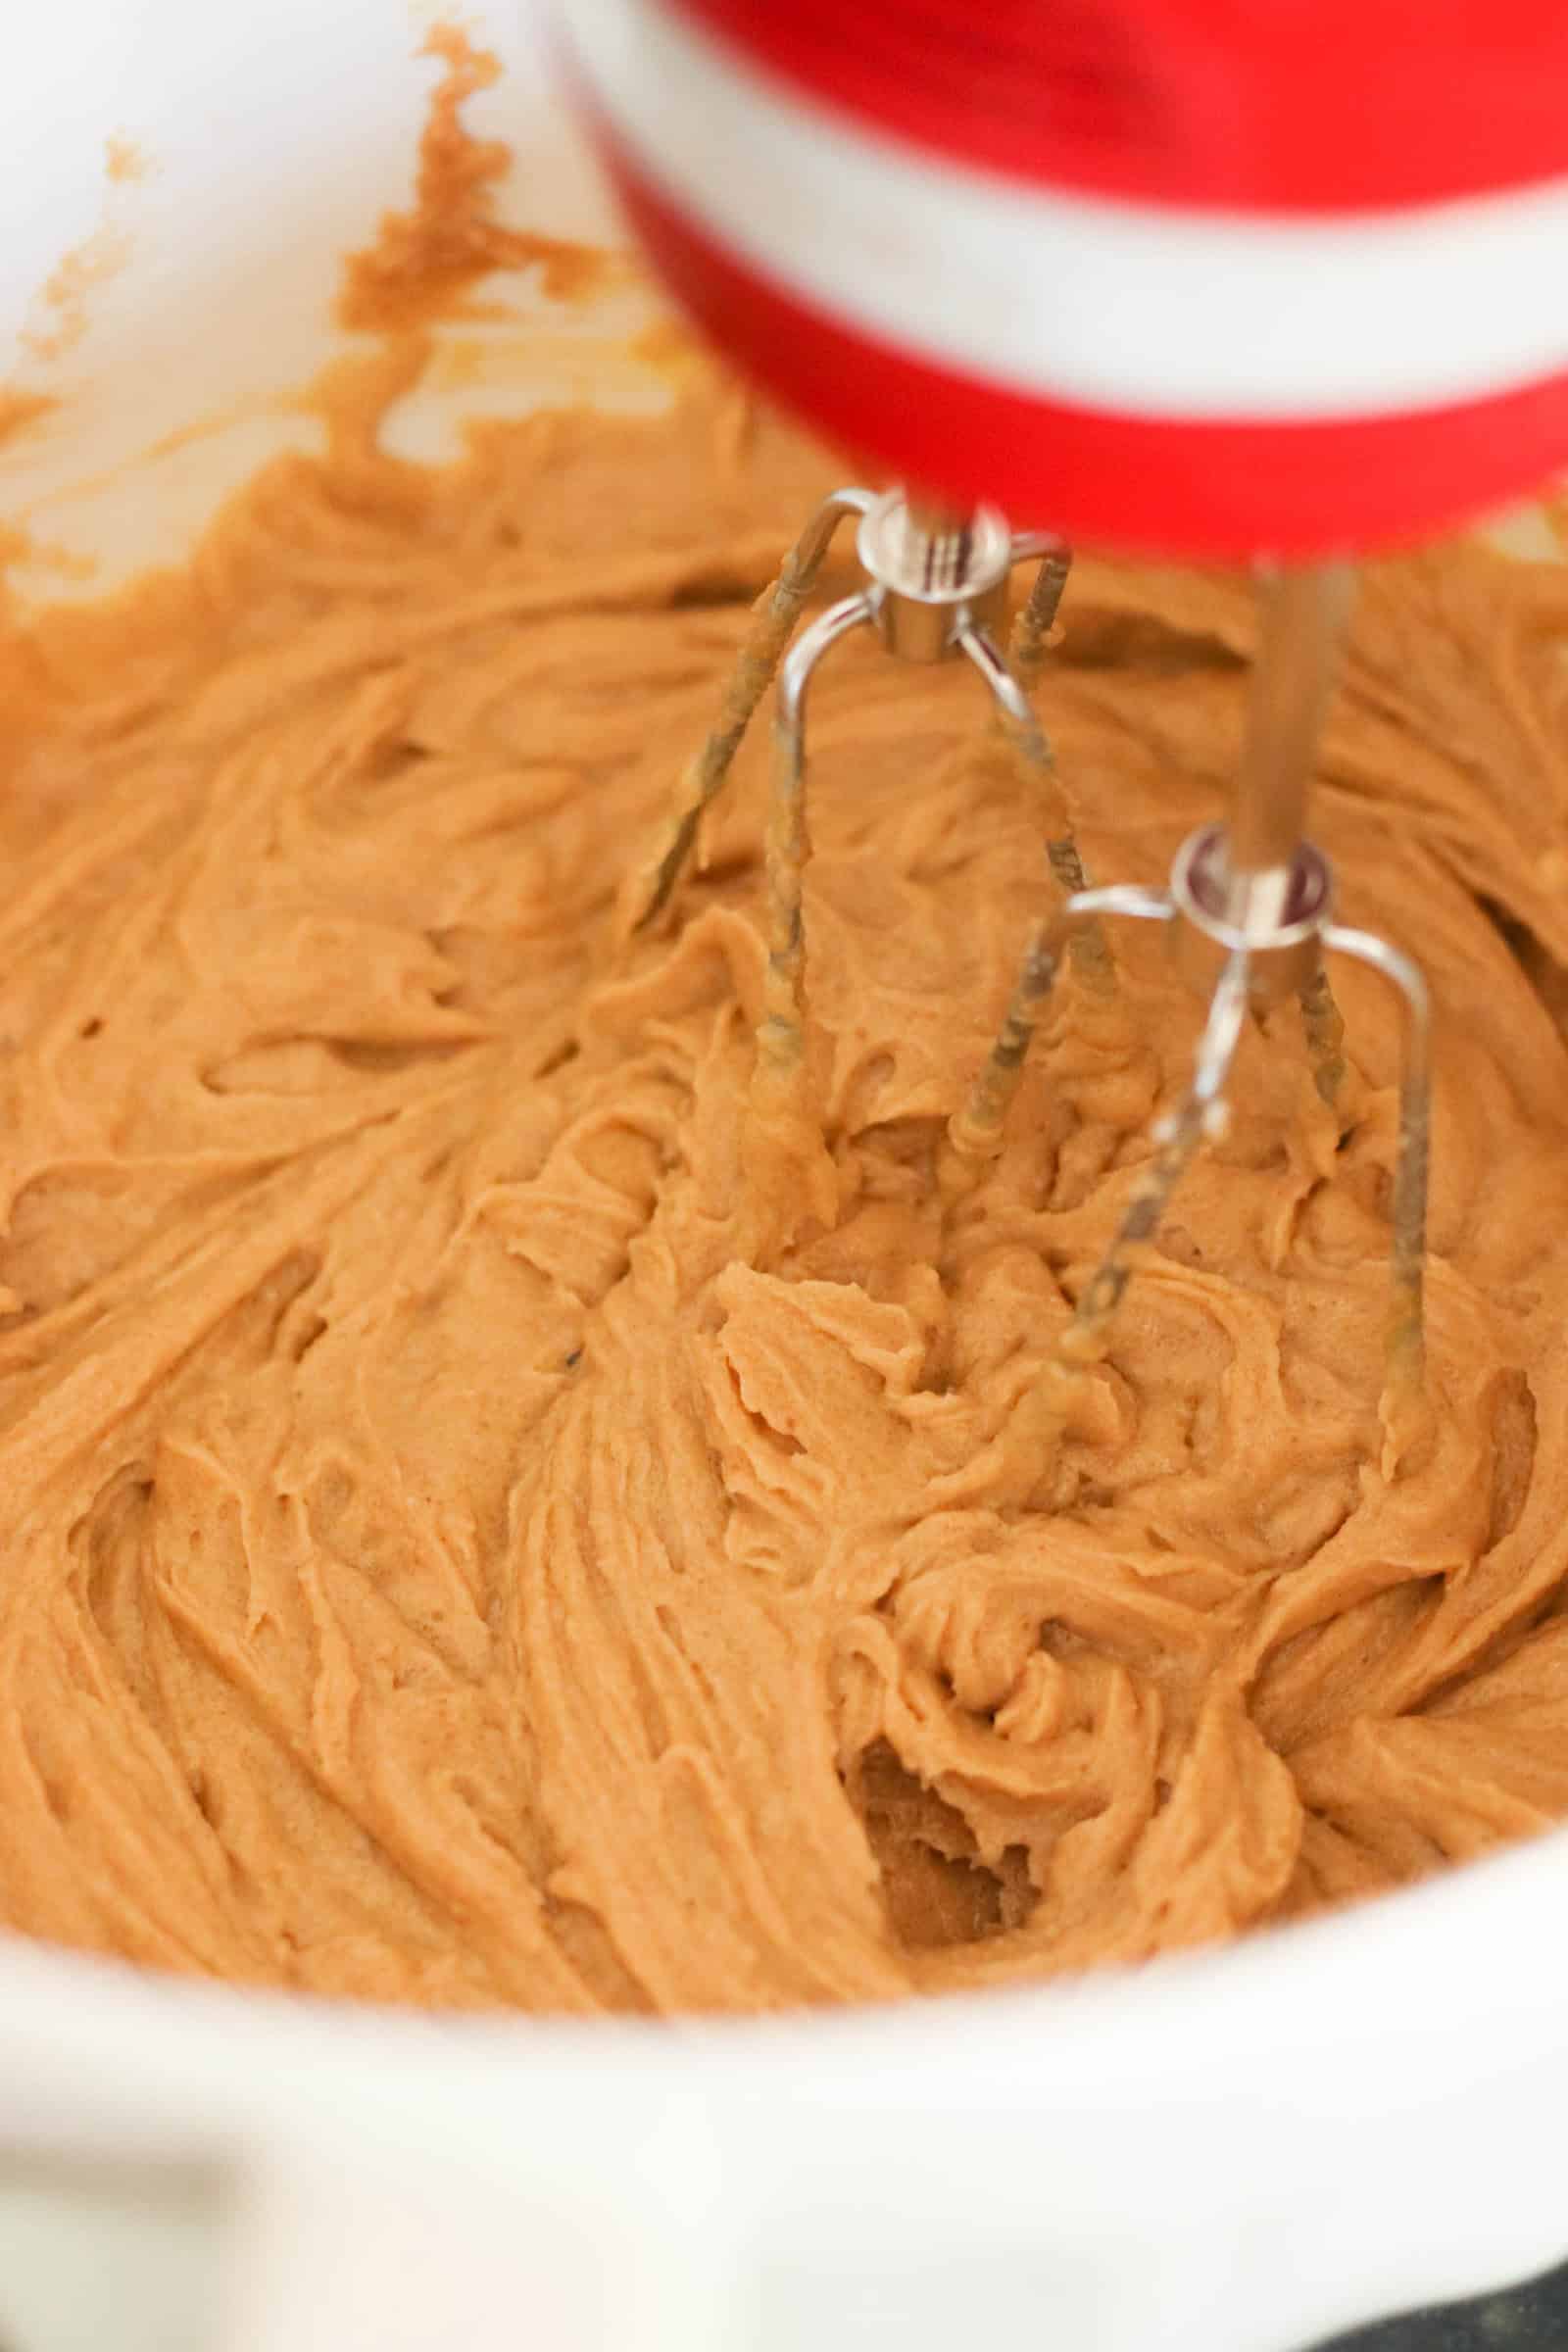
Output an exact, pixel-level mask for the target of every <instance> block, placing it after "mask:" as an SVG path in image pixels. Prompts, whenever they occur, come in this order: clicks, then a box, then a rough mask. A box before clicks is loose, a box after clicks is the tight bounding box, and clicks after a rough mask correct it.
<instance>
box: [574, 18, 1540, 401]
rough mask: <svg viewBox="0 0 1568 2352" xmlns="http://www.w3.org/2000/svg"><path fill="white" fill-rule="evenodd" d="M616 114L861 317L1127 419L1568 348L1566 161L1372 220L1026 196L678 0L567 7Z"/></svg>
mask: <svg viewBox="0 0 1568 2352" xmlns="http://www.w3.org/2000/svg"><path fill="white" fill-rule="evenodd" d="M564 14H565V17H566V32H567V40H568V44H569V46H570V47H571V49H573V50H574V51H575V53H576V57H577V60H578V63H579V65H580V67H581V69H582V71H583V72H584V73H585V74H586V76H587V79H588V81H589V83H590V85H591V86H592V87H593V88H594V89H595V90H596V92H597V94H598V97H599V100H600V102H601V104H602V106H603V107H604V109H605V110H606V114H607V116H608V118H609V121H610V123H611V125H612V126H613V129H614V131H615V132H616V134H617V136H618V137H619V139H620V140H621V141H622V143H623V144H624V146H625V148H626V150H627V152H628V155H629V158H630V159H631V160H632V161H633V162H634V163H636V164H638V165H639V166H640V167H641V169H642V170H643V172H645V173H646V174H647V176H648V177H649V178H650V179H651V180H652V181H653V183H654V184H655V186H656V187H658V188H660V189H661V190H662V192H663V194H664V195H665V196H666V198H667V199H668V200H669V201H670V202H671V203H673V204H674V205H676V206H677V207H679V208H681V209H683V210H684V211H686V212H687V213H688V214H690V215H691V216H692V217H693V218H694V219H695V220H696V221H698V222H699V223H700V224H702V225H703V226H704V227H705V228H706V229H707V230H708V232H709V233H710V234H711V236H712V237H713V239H714V241H715V242H716V243H719V244H721V245H724V246H726V247H727V248H728V249H729V250H730V252H731V253H732V254H733V255H734V256H735V257H736V259H737V260H738V261H740V262H742V263H743V264H746V265H749V266H750V267H751V268H753V269H755V270H760V271H761V272H764V273H765V274H767V275H770V276H772V277H773V278H775V279H776V280H778V281H780V282H781V283H782V284H783V285H784V286H786V287H787V288H788V289H790V290H792V291H794V292H796V293H797V294H799V295H800V296H802V297H803V298H805V299H806V300H808V301H809V302H811V303H812V304H814V305H815V306H816V307H817V308H819V309H821V310H824V311H826V312H828V313H829V314H832V315H835V316H837V317H838V318H839V319H842V320H843V321H844V322H845V323H846V324H847V325H848V326H850V327H851V328H855V327H858V328H859V329H860V330H861V331H862V332H865V333H869V334H873V335H876V336H879V337H881V338H883V339H885V340H888V341H891V342H894V343H896V344H899V345H901V346H902V347H903V348H905V349H907V350H909V351H910V352H912V353H915V354H918V355H922V356H925V357H928V358H929V359H931V360H932V361H934V362H936V363H937V364H938V365H941V366H946V367H949V368H957V369H960V370H963V371H967V372H971V373H974V374H977V375H980V376H983V377H985V378H986V379H987V380H989V381H991V382H994V383H1000V384H1003V385H1006V386H1010V387H1012V388H1014V389H1017V390H1021V391H1027V392H1034V393H1037V394H1042V395H1045V396H1047V397H1054V398H1058V399H1061V400H1063V401H1067V402H1070V403H1077V404H1082V405H1084V406H1089V407H1099V408H1106V409H1112V410H1118V411H1121V412H1123V413H1125V414H1129V415H1134V416H1147V417H1187V418H1201V417H1253V418H1260V419H1269V418H1281V419H1283V418H1289V417H1298V418H1301V417H1355V416H1368V415H1372V416H1375V415H1378V414H1380V413H1384V412H1389V411H1398V410H1418V409H1426V408H1437V407H1441V406H1444V405H1446V403H1448V402H1453V401H1463V400H1467V399H1475V398H1479V397H1483V396H1485V395H1486V394H1488V393H1490V392H1495V391H1500V390H1503V389H1506V388H1507V387H1509V386H1511V385H1516V384H1521V383H1526V382H1529V381H1530V380H1532V379H1533V378H1536V377H1540V376H1543V375H1546V374H1549V373H1551V372H1553V371H1554V370H1556V369H1558V368H1563V367H1568V306H1565V305H1564V303H1563V301H1562V299H1561V289H1562V286H1563V284H1564V281H1565V278H1568V180H1565V179H1557V180H1553V181H1550V182H1549V183H1546V184H1545V185H1543V186H1540V187H1536V188H1532V189H1528V190H1525V191H1523V192H1514V193H1508V194H1504V195H1500V196H1490V197H1484V198H1473V199H1465V200H1462V201H1459V202H1455V203H1446V204H1442V205H1433V206H1428V207H1423V208H1420V209H1419V210H1412V211H1409V212H1404V213H1400V214H1397V215H1391V214H1382V215H1376V214H1374V215H1367V216H1363V217H1361V218H1358V219H1356V220H1354V221H1344V220H1331V219H1327V218H1323V217H1319V218H1317V219H1313V220H1306V221H1302V220H1292V219H1286V218H1283V217H1280V216H1274V217H1270V218H1267V219H1265V218H1262V217H1259V216H1254V217H1251V218H1241V217H1238V216H1236V215H1229V216H1226V215H1216V214H1211V213H1209V214H1205V213H1201V212H1197V211H1193V210H1180V211H1176V210H1160V209H1157V208H1154V207H1150V206H1141V205H1137V204H1131V203H1122V202H1110V201H1104V200H1101V199H1097V198H1090V197H1084V196H1077V195H1069V194H1064V193H1058V192H1048V191H1044V190H1037V189H1031V188H1027V187H1024V186H1022V185H1021V184H1019V183H1017V182H1014V181H1009V180H1004V179H1002V178H999V177H997V176H995V175H993V174H990V173H987V172H979V171H973V170H968V169H965V168H964V167H963V166H961V165H958V164H956V163H948V162H946V161H936V160H930V159H927V158H926V157H924V156H923V155H922V154H921V153H920V152H919V151H918V150H916V149H915V148H913V147H911V146H909V145H908V144H907V143H906V142H903V141H900V140H895V139H892V138H888V137H884V136H882V135H880V134H878V133H873V132H868V131H866V130H864V129H862V128H860V127H859V126H858V125H857V124H855V123H852V122H851V121H850V119H849V118H848V117H847V116H842V115H840V114H838V113H836V112H834V111H831V110H829V109H827V108H825V107H818V106H815V105H813V104H811V103H810V102H809V101H806V100H803V99H801V98H798V97H797V96H796V95H795V94H794V93H793V92H791V91H789V90H788V89H787V88H786V86H785V85H784V83H783V82H782V81H781V80H778V79H776V78H775V77H773V76H771V75H765V74H763V73H759V72H758V71H757V70H756V69H755V68H753V67H751V66H750V65H748V64H747V63H746V62H745V61H744V60H742V59H741V58H740V57H739V56H738V55H737V54H736V53H735V52H734V51H732V50H731V49H730V48H729V46H728V45H727V44H723V43H720V42H718V41H717V40H714V39H712V38H711V37H710V36H708V35H707V34H705V33H702V32H700V31H698V30H697V29H696V28H695V27H694V26H692V25H689V24H687V23H685V22H684V21H681V20H679V19H677V18H676V17H675V16H674V15H673V14H671V13H670V12H668V11H667V10H666V9H665V8H664V7H662V5H660V0H564Z"/></svg>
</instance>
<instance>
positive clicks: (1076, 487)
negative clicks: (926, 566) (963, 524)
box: [596, 120, 1568, 561]
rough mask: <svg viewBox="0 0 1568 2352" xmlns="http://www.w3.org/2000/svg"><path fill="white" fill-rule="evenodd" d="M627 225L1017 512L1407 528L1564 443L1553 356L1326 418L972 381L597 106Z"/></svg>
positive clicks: (731, 325) (1172, 524)
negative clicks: (1073, 396) (665, 180)
mask: <svg viewBox="0 0 1568 2352" xmlns="http://www.w3.org/2000/svg"><path fill="white" fill-rule="evenodd" d="M596 128H597V133H598V137H599V140H600V144H601V151H602V153H603V154H604V156H605V159H606V161H607V163H608V165H609V167H610V170H611V173H612V176H613V179H614V181H615V184H616V187H617V190H618V192H619V195H620V197H621V200H622V203H623V205H624V207H625V209H626V212H627V214H628V215H629V217H630V220H631V221H632V224H633V226H634V227H635V229H636V231H637V233H638V235H639V236H640V237H641V239H642V241H643V243H644V245H645V246H646V247H647V249H648V251H649V253H650V254H651V256H652V258H653V260H654V262H655V264H656V265H657V267H658V269H659V270H660V271H661V273H662V276H663V278H664V280H665V282H666V283H667V285H668V286H669V287H670V288H671V290H672V291H673V292H674V294H675V295H676V297H677V299H678V300H679V301H680V302H681V304H682V305H683V306H684V308H685V309H686V310H687V311H689V312H690V313H691V315H692V316H693V317H694V318H695V319H696V320H697V321H698V323H699V324H701V325H702V326H704V327H705V328H707V329H708V330H709V331H710V332H711V334H712V336H713V337H714V339H715V341H717V342H718V343H719V344H720V346H721V347H722V349H723V350H724V351H725V353H726V354H727V355H728V356H729V357H730V358H732V359H733V360H735V361H736V362H737V363H738V364H739V365H740V366H741V367H742V368H745V369H746V370H747V371H749V372H750V373H751V374H752V375H753V376H755V377H756V379H757V380H758V381H759V382H760V384H762V385H763V386H765V387H766V389H767V390H768V391H770V392H771V393H773V394H774V395H775V396H776V397H777V398H778V399H779V400H781V401H782V402H783V403H785V404H786V405H787V406H788V407H790V408H793V409H794V410H796V411H797V412H798V413H799V414H800V415H802V416H804V417H807V418H808V419H809V421H810V422H811V424H813V425H814V426H815V427H817V428H818V429H819V430H821V431H823V432H825V433H827V434H829V435H830V436H831V437H833V438H834V439H836V440H837V441H839V442H840V443H841V444H842V445H843V446H844V447H845V448H847V449H851V450H858V451H861V452H864V453H865V454H866V455H867V456H868V457H870V458H873V459H874V460H875V461H876V463H877V465H878V466H879V467H881V468H882V469H884V470H885V471H887V472H888V473H891V474H892V475H893V476H894V477H895V478H898V479H902V480H905V481H909V482H913V483H916V484H918V485H919V486H921V487H922V488H925V489H929V490H933V491H938V492H945V493H948V494H950V495H953V496H956V497H959V498H963V499H974V500H982V499H990V500H993V501H995V502H996V503H997V504H998V505H999V506H1001V507H1003V508H1004V509H1005V512H1006V513H1007V514H1008V515H1010V516H1011V518H1012V520H1013V522H1014V523H1015V524H1018V525H1020V526H1022V525H1028V526H1049V527H1050V528H1052V529H1054V530H1059V531H1063V532H1065V533H1066V534H1067V535H1068V536H1069V537H1072V538H1076V539H1079V540H1084V541H1091V542H1093V541H1099V542H1102V543H1104V544H1108V545H1112V546H1120V547H1124V548H1137V549H1145V550H1150V551H1152V552H1155V553H1159V552H1167V551H1174V552H1177V553H1179V554H1181V555H1184V556H1200V557H1204V558H1214V559H1220V560H1227V561H1228V560H1232V559H1237V558H1246V557H1250V556H1253V555H1256V554H1258V553H1259V552H1267V553H1270V554H1273V555H1278V556H1281V557H1308V556H1319V555H1326V554H1337V553H1342V552H1344V551H1345V550H1346V549H1348V548H1364V547H1371V546H1376V545H1379V544H1387V543H1390V542H1395V541H1398V540H1401V539H1409V538H1414V537H1419V536H1422V535H1425V534H1428V533H1430V532H1432V531H1435V530H1437V529H1439V528H1441V527H1443V526H1444V525H1446V524H1448V523H1452V522H1457V521H1461V520H1464V519H1467V518H1470V517H1472V516H1475V515H1480V514H1483V513H1485V512H1487V511H1489V510H1491V509H1495V508H1497V507H1500V506H1502V505H1504V504H1505V503H1507V502H1508V501H1509V500H1510V499H1514V498H1519V497H1523V496H1526V495H1528V494H1529V493H1530V492H1531V491H1532V490H1534V489H1536V488H1538V487H1539V486H1540V485H1541V483H1542V482H1543V481H1544V478H1545V477H1546V475H1547V474H1548V473H1550V472H1551V471H1552V470H1553V469H1554V468H1556V467H1558V466H1561V464H1562V462H1563V457H1564V453H1565V452H1568V371H1565V372H1559V373H1556V374H1553V375H1551V376H1550V377H1548V378H1545V379H1544V380H1541V381H1539V382H1535V383H1532V384H1529V385H1527V386H1524V387H1522V388H1520V389H1517V390H1513V391H1509V392H1506V393H1503V394H1500V395H1497V396H1495V397H1492V398H1489V399H1484V400H1476V401H1470V402H1465V403H1463V404H1460V405H1457V406H1453V407H1448V408H1443V409H1435V410H1426V411H1423V412H1420V413H1418V414H1411V415H1398V416H1388V415H1385V416H1378V417H1366V418H1356V419H1350V420H1344V419H1341V420H1337V421H1335V422H1333V423H1263V424H1258V423H1249V422H1246V421H1244V420H1236V421H1227V422H1211V421H1207V420H1203V421H1199V422H1191V421H1187V420H1183V419H1179V418H1170V419H1167V418H1157V417H1127V416H1118V415H1112V414H1108V413H1100V412H1096V411H1094V410H1090V409H1085V408H1075V407H1071V406H1068V405H1066V404H1063V403H1060V402H1057V401H1053V400H1048V399H1041V398H1034V397H1031V396H1029V395H1027V394H1023V393H1019V392H1015V391H1009V390H1006V389H1005V388H1002V387H1000V386H998V385H995V384H990V383H985V382H982V381H979V380H977V379H976V378H974V377H972V376H968V375H965V374H962V373H959V372H956V371H954V370H949V369H946V368H939V367H937V366H935V365H933V364H932V363H931V362H930V361H929V360H928V359H922V358H919V357H916V356H914V355H911V354H910V353H908V352H907V351H902V350H899V349H897V348H895V347H894V346H892V345H889V344H886V343H881V342H878V341H876V340H874V339H872V338H869V337H866V336H863V335H859V334H856V333H852V332H850V331H849V330H848V329H846V328H845V327H844V326H843V325H842V324H840V323H838V322H836V321H835V320H833V319H828V318H826V317H825V316H824V315H823V314H822V313H820V312H818V311H816V310H814V309H812V308H810V307H809V306H808V305H806V304H804V303H802V302H801V301H800V300H798V299H797V298H796V297H794V296H793V295H791V294H789V293H787V292H785V291H784V290H783V289H782V288H780V287H779V286H777V285H776V284H774V283H772V282H771V281H769V280H768V279H767V278H765V277H763V276H761V275H760V274H757V273H755V272H754V271H752V270H749V269H746V268H743V267H742V266H741V265H740V264H739V263H738V262H737V261H736V260H735V259H734V257H733V256H731V255H730V254H728V253H726V252H725V251H723V250H722V249H721V248H720V247H718V246H717V245H715V244H713V243H712V242H711V240H710V239H709V238H707V237H706V236H704V235H703V234H702V233H701V232H700V231H699V230H697V229H696V228H694V227H693V225H692V223H691V222H690V221H688V220H687V219H686V218H685V216H684V215H682V214H681V213H679V212H678V211H676V210H675V209H674V208H673V207H672V206H670V205H669V204H668V203H667V202H666V201H665V200H664V198H663V197H662V195H661V194H659V193H658V192H657V191H656V189H655V188H654V187H653V186H652V184H651V183H650V182H649V181H648V180H647V179H646V178H645V177H644V176H643V175H642V174H641V173H640V172H638V171H637V170H636V169H635V167H634V166H633V165H632V164H631V163H630V162H629V160H628V158H627V156H626V153H625V150H624V149H623V148H621V147H620V146H619V145H618V144H617V143H616V141H615V139H614V138H613V135H611V134H610V133H609V132H608V130H607V129H606V126H605V124H604V123H603V121H602V120H601V121H599V122H598V123H597V125H596Z"/></svg>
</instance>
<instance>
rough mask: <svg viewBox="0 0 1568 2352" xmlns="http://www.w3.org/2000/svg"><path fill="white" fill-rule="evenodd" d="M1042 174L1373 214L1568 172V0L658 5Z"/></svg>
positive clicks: (908, 122)
mask: <svg viewBox="0 0 1568 2352" xmlns="http://www.w3.org/2000/svg"><path fill="white" fill-rule="evenodd" d="M645 5H648V6H650V7H651V8H655V9H661V8H664V7H670V8H672V10H673V13H675V14H677V15H684V16H687V17H688V18H691V19H694V20H696V21H698V22H699V23H701V24H702V25H705V26H706V27H707V28H708V29H709V30H710V31H711V32H714V33H717V34H719V35H720V36H722V38H723V39H724V40H725V41H727V42H729V43H730V44H732V45H733V46H734V47H735V48H736V49H738V50H740V51H741V52H743V53H744V55H745V56H746V58H748V59H749V60H751V61H752V62H753V63H755V64H757V65H760V66H763V67H765V68H767V69H769V70H770V71H771V72H773V73H777V74H781V75H783V76H785V77H786V78H787V79H788V80H789V81H790V82H792V83H793V84H794V85H795V87H796V88H797V89H798V90H800V91H804V92H807V93H809V95H810V96H811V97H812V98H814V99H816V100H818V101H819V102H821V103H823V104H826V105H830V106H833V107H836V108H839V109H842V110H845V111H847V112H850V113H853V114H856V115H858V116H859V117H860V118H861V120H862V121H864V122H866V123H874V124H875V125H877V126H878V127H879V128H880V129H883V130H887V131H891V132H894V133H896V134H897V135H898V136H900V137H902V138H906V139H907V140H909V141H911V142H912V143H913V144H914V145H916V146H919V147H923V148H928V149H932V150H934V151H935V152H937V153H938V154H942V155H948V156H953V157H956V158H957V159H959V160H960V161H962V162H964V163H966V164H971V165H978V166H980V167H982V168H983V169H987V170H990V171H995V172H1006V173H1009V174H1012V175H1014V176H1016V177H1018V178H1021V179H1025V180H1029V181H1031V182H1035V183H1039V184H1046V185H1055V186H1063V187H1078V188H1083V189H1092V190H1096V191H1098V192H1101V193H1103V194H1113V195H1125V196H1133V197H1143V198H1151V197H1152V198H1154V199H1156V200H1158V201H1160V202H1163V203H1169V204H1201V205H1222V206H1232V207H1240V208H1242V209H1243V210H1247V211H1258V210H1261V211H1296V210H1311V211H1335V210H1342V209H1348V210H1366V209H1368V208H1371V207H1378V206H1384V205H1407V204H1422V203H1431V202H1435V201H1438V200H1441V199H1442V198H1444V197H1449V196H1461V195H1472V194H1477V193H1481V192H1483V191H1485V190H1488V189H1493V188H1505V187H1516V186H1521V185H1524V184H1527V183H1528V182H1530V181H1532V180H1536V179H1542V178H1548V177H1551V176H1553V175H1555V174H1556V173H1558V172H1563V171H1565V170H1568V107H1565V105H1564V97H1563V94H1564V91H1565V89H1568V7H1565V6H1564V5H1563V0H1446V4H1445V0H1440V4H1439V5H1437V6H1431V7H1423V8H1420V9H1412V7H1411V6H1410V5H1409V0H1268V5H1258V0H853V5H846V0H645Z"/></svg>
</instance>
